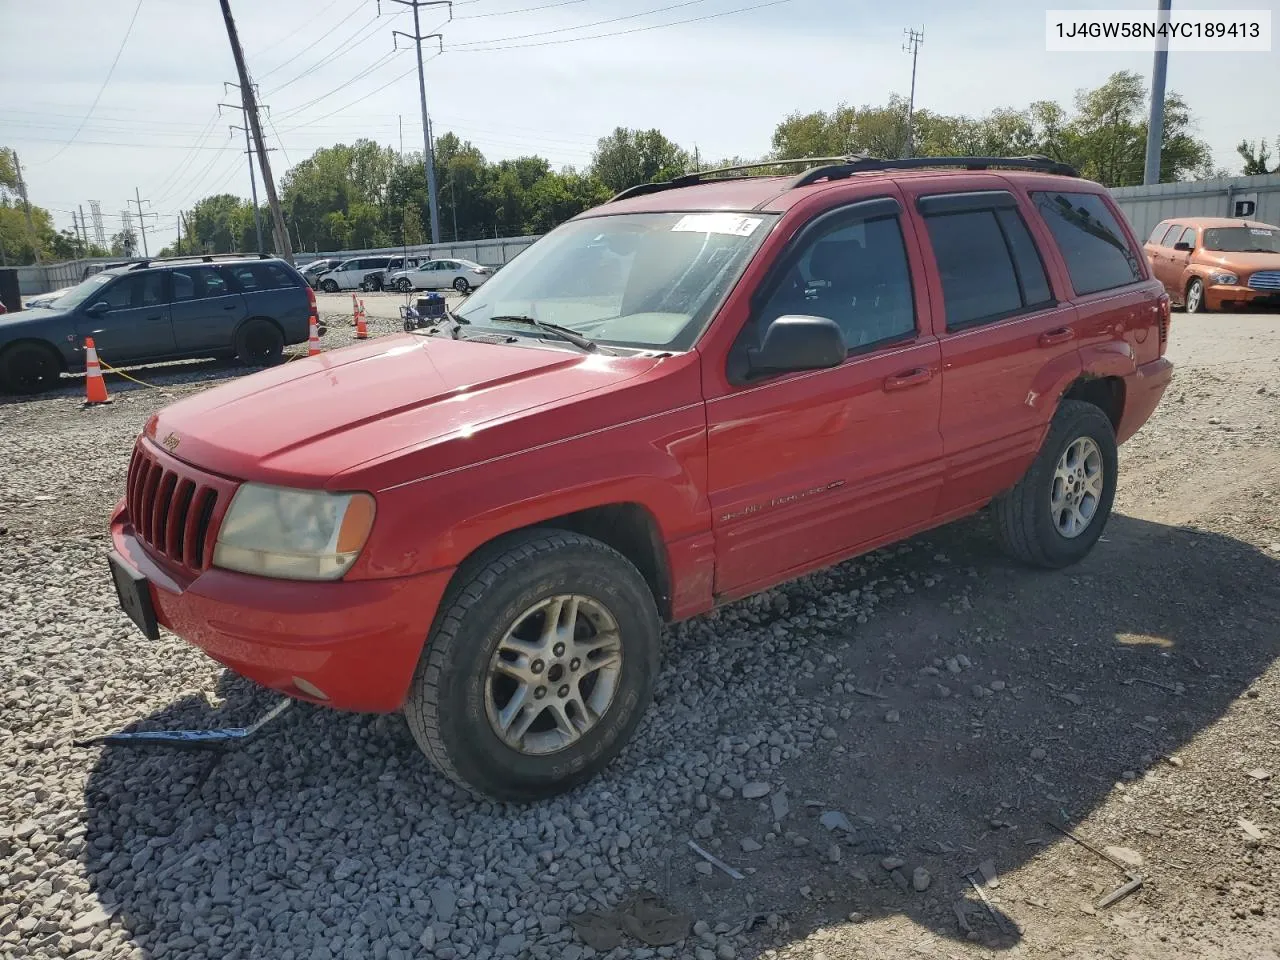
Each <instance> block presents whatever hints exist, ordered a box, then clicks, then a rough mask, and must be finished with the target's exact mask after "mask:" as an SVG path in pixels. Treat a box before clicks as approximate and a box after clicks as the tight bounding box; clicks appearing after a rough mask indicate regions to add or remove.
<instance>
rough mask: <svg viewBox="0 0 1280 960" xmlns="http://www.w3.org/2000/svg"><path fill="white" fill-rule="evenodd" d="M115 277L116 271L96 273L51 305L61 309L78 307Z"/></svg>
mask: <svg viewBox="0 0 1280 960" xmlns="http://www.w3.org/2000/svg"><path fill="white" fill-rule="evenodd" d="M115 278H116V274H114V273H95V274H94V275H93V276H92V277H90V278H89V279H88V280H83V281H81V282H80V283H79V284H77V285H76V286H74V287H72V288H71V289H70V290H68V291H67V292H66V293H64V294H63V295H62V296H60V297H59V298H58V299H57V300H55V301H53V303H51V304H49V306H51V307H56V308H57V309H59V310H70V309H71V308H73V307H78V306H80V304H82V303H84V302H85V301H86V300H88V299H89V298H90V297H91V296H93V295H94V294H95V293H97V292H98V291H99V290H101V289H102V288H103V287H105V286H106V285H107V284H108V283H110V282H111V281H112V280H114V279H115Z"/></svg>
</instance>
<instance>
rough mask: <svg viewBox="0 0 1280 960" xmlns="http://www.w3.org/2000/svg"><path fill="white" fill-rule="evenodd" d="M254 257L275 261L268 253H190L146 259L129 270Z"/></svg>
mask: <svg viewBox="0 0 1280 960" xmlns="http://www.w3.org/2000/svg"><path fill="white" fill-rule="evenodd" d="M255 257H256V258H257V259H259V260H274V259H275V256H274V255H273V254H270V253H190V254H182V255H181V256H177V257H148V258H147V259H145V260H138V261H135V262H134V263H133V264H132V265H131V266H130V267H129V269H130V270H143V269H145V268H146V267H149V266H151V264H153V263H173V262H174V261H176V260H185V261H187V262H188V263H213V261H214V260H251V259H253V258H255Z"/></svg>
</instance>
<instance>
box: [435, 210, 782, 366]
mask: <svg viewBox="0 0 1280 960" xmlns="http://www.w3.org/2000/svg"><path fill="white" fill-rule="evenodd" d="M776 220H777V217H776V216H774V215H771V214H761V213H752V214H739V213H627V214H615V215H613V216H604V217H591V218H589V219H586V220H573V221H570V222H569V223H566V224H564V225H563V226H561V227H559V228H557V229H556V230H554V231H552V232H551V233H549V234H547V235H546V236H545V237H543V238H542V239H541V240H539V241H538V242H537V243H535V244H534V245H533V246H531V247H529V249H528V250H526V251H525V252H524V253H522V254H520V256H518V257H516V258H515V259H514V260H512V261H511V263H510V264H508V265H507V266H505V267H503V268H502V270H500V271H499V272H498V273H496V274H494V275H493V277H492V278H491V279H490V280H489V281H488V282H487V283H485V284H484V286H482V287H480V288H479V289H478V290H477V291H476V292H475V293H473V294H472V295H471V296H470V297H468V298H467V300H466V301H464V302H463V304H462V306H461V307H459V308H458V309H457V310H456V311H455V313H456V314H457V315H458V316H459V317H462V318H463V319H464V320H467V321H469V322H470V323H472V324H478V325H480V326H485V325H488V324H489V322H490V318H492V317H501V316H527V317H532V318H534V319H536V320H541V321H543V322H544V323H555V324H559V325H561V326H564V327H568V328H569V329H570V330H573V331H574V332H575V333H579V334H581V335H582V336H584V337H589V338H590V339H592V340H598V341H600V342H602V343H612V344H617V345H619V346H630V347H640V348H663V349H671V350H687V349H689V348H690V347H691V346H693V343H694V341H695V340H696V339H697V338H698V335H699V334H700V333H701V332H702V329H703V328H704V327H705V326H706V324H707V322H708V320H709V319H710V318H711V315H712V313H713V312H714V311H715V309H716V308H717V307H718V306H719V305H720V302H721V301H722V300H723V299H724V297H725V295H726V294H727V293H728V292H729V290H730V288H731V287H732V286H733V284H734V283H736V282H737V280H738V277H740V276H741V275H742V271H743V270H744V269H745V268H746V265H747V261H748V260H749V259H750V258H751V255H752V254H753V253H755V251H756V250H757V249H758V248H759V246H760V244H761V242H762V241H763V240H764V238H765V236H766V235H767V234H768V232H769V230H770V228H771V227H772V226H773V224H774V223H775V222H776ZM493 325H494V326H496V327H501V328H502V329H504V330H510V329H512V328H511V327H509V326H505V325H503V324H502V323H501V322H500V321H499V322H498V323H495V324H493Z"/></svg>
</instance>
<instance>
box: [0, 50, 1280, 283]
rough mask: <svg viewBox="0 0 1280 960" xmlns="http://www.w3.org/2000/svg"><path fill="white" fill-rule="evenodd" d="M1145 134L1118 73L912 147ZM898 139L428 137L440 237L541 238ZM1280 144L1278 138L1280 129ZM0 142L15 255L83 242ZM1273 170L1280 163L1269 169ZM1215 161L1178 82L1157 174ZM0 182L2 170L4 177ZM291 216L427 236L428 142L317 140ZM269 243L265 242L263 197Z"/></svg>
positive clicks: (883, 118)
mask: <svg viewBox="0 0 1280 960" xmlns="http://www.w3.org/2000/svg"><path fill="white" fill-rule="evenodd" d="M1146 136H1147V89H1146V85H1145V83H1144V81H1143V79H1142V77H1141V76H1139V75H1138V74H1136V73H1132V72H1128V71H1122V72H1119V73H1115V74H1113V75H1112V76H1111V77H1110V78H1109V79H1108V80H1107V81H1106V82H1105V83H1103V84H1102V85H1101V86H1099V87H1096V88H1094V89H1091V90H1081V91H1079V92H1078V93H1077V94H1076V96H1075V99H1074V101H1073V103H1072V104H1071V106H1070V107H1064V106H1063V105H1061V104H1059V103H1056V102H1054V101H1038V102H1036V103H1032V104H1030V105H1029V106H1028V107H1026V108H1024V109H1021V110H1015V109H1011V108H999V109H996V110H993V111H991V112H990V113H988V114H986V115H984V116H979V117H968V116H953V115H947V114H941V113H935V112H933V111H930V110H924V109H921V110H916V111H915V113H914V116H913V117H912V136H911V139H912V147H913V153H914V154H915V155H917V156H952V155H977V156H1020V155H1024V154H1043V155H1045V156H1048V157H1052V158H1053V159H1055V160H1059V161H1062V162H1065V163H1068V164H1071V165H1072V166H1074V167H1075V168H1076V169H1078V170H1079V171H1080V173H1081V175H1082V176H1084V177H1087V178H1088V179H1091V180H1096V181H1098V182H1100V183H1102V184H1105V185H1106V186H1109V187H1124V186H1132V185H1135V184H1140V183H1142V176H1143V168H1144V157H1145V151H1146ZM906 147H907V103H906V100H905V99H904V98H902V97H899V96H896V95H894V96H891V97H890V98H889V100H888V102H887V103H885V104H881V105H878V106H876V105H863V106H853V105H849V104H840V105H838V106H836V107H835V108H834V109H833V110H830V111H816V112H812V113H793V114H791V115H790V116H788V117H786V118H785V119H784V120H783V121H782V122H781V123H779V124H778V125H777V127H776V128H775V130H774V133H773V138H772V143H771V149H770V151H769V152H768V153H767V154H766V155H764V156H762V157H752V158H743V157H730V158H724V159H723V160H722V161H717V162H715V163H710V164H708V163H699V162H698V160H697V159H696V158H695V156H694V155H693V154H691V152H690V151H689V150H687V149H686V148H684V147H682V146H680V145H679V144H677V143H675V142H673V141H671V140H670V139H668V138H667V137H666V136H665V135H664V134H663V133H662V132H661V131H659V130H631V129H626V128H622V127H619V128H617V129H615V130H614V131H613V132H612V133H610V134H609V135H608V136H605V137H602V138H601V139H600V140H599V141H598V142H597V144H596V150H595V152H594V154H593V156H592V161H591V163H590V165H588V166H587V167H586V168H585V169H581V170H579V169H576V168H574V167H564V168H561V169H559V170H555V169H552V167H551V164H550V163H549V162H548V161H547V160H546V159H544V158H542V157H539V156H536V155H529V156H524V157H518V158H516V159H513V160H500V161H496V162H494V161H490V160H488V159H487V158H486V157H485V156H484V154H483V153H482V152H481V151H480V150H479V149H477V148H476V147H475V146H474V145H473V144H472V143H470V142H468V141H466V140H463V139H461V138H459V137H458V136H456V135H455V134H453V133H445V134H444V135H443V136H441V137H439V138H438V139H437V141H436V150H435V171H436V182H437V194H438V200H439V204H440V218H439V219H440V232H441V237H439V238H437V240H439V241H440V242H449V241H454V240H463V241H465V240H475V239H480V238H484V237H495V236H521V235H530V234H541V233H545V232H546V231H548V230H550V229H551V228H552V227H554V226H556V225H557V224H558V223H561V222H563V221H564V220H567V219H569V218H570V217H572V216H574V215H576V214H578V213H580V212H582V211H583V210H585V209H588V208H589V207H592V206H595V205H596V204H599V203H601V202H603V201H604V200H607V199H608V198H609V197H610V196H612V195H613V194H614V193H616V192H618V191H619V190H623V189H625V188H626V187H629V186H633V185H635V184H637V183H646V182H650V181H654V180H666V179H670V178H671V177H674V176H679V175H680V174H682V173H688V172H691V171H693V170H694V169H695V168H697V169H707V168H708V167H713V166H721V165H728V164H733V163H744V162H755V161H759V160H763V161H767V160H773V159H777V160H785V159H792V158H801V157H814V156H844V155H849V154H867V155H869V156H876V157H900V156H903V155H904V154H905V151H906ZM1276 149H1277V152H1280V138H1277V140H1276ZM1237 152H1238V153H1239V154H1240V157H1241V159H1242V161H1243V171H1242V172H1243V173H1244V174H1246V175H1251V174H1257V173H1266V172H1271V171H1272V168H1271V167H1270V164H1271V155H1270V147H1269V145H1268V143H1267V141H1266V140H1265V139H1263V140H1260V141H1256V142H1255V141H1248V140H1242V141H1241V142H1240V144H1239V146H1238V147H1237ZM3 156H4V154H3V152H0V244H3V249H4V250H5V251H6V256H7V257H8V258H9V260H10V262H15V261H16V262H31V260H32V250H33V243H32V240H33V236H34V239H35V240H36V242H38V243H39V244H40V247H41V250H42V253H43V254H44V256H45V257H46V258H47V259H67V258H69V257H71V256H73V255H74V254H75V253H76V251H77V250H78V249H81V248H79V247H78V245H77V241H76V238H75V236H74V233H73V231H71V230H62V231H60V232H59V231H56V230H54V228H53V225H52V218H51V217H50V216H49V214H48V211H43V210H40V208H38V207H34V206H33V207H32V218H33V225H34V230H29V229H28V228H27V226H26V222H25V216H24V212H23V211H22V209H21V205H20V202H19V198H18V197H17V195H16V192H15V186H16V179H15V178H14V177H13V174H12V170H9V169H7V168H5V167H4V166H3V165H2V164H3ZM1274 170H1275V171H1276V172H1280V166H1276V167H1275V168H1274ZM1228 175H1229V172H1228V171H1227V170H1222V169H1215V168H1214V166H1213V163H1212V154H1211V151H1210V148H1209V145H1208V144H1207V143H1206V142H1205V141H1204V140H1203V139H1201V138H1200V137H1198V136H1197V134H1196V125H1195V120H1194V118H1193V117H1192V115H1191V113H1190V111H1189V109H1188V108H1187V104H1186V101H1185V100H1184V99H1183V98H1182V97H1181V96H1180V95H1179V94H1177V93H1169V94H1168V95H1167V97H1166V99H1165V128H1164V133H1163V139H1162V144H1161V162H1160V179H1161V181H1163V182H1168V181H1175V180H1187V179H1205V178H1210V177H1215V176H1228ZM6 178H7V179H6ZM279 193H280V201H281V205H282V207H283V209H284V217H285V223H286V225H287V227H288V229H289V233H290V237H291V238H292V241H293V244H294V249H295V250H297V251H326V250H352V249H366V248H371V247H391V246H399V245H401V244H408V245H413V244H420V243H425V242H426V241H427V240H428V230H429V226H428V225H429V223H430V210H429V206H428V203H427V186H426V174H425V171H424V167H423V161H422V154H421V153H417V154H405V155H403V156H402V155H400V154H397V153H396V152H395V151H394V150H392V149H390V148H389V147H384V146H380V145H379V144H377V143H375V142H374V141H372V140H365V139H361V140H357V141H355V143H352V144H341V143H340V144H336V145H334V146H332V147H323V148H321V149H319V150H317V151H316V152H315V153H314V154H312V155H311V156H310V157H309V158H307V159H306V160H304V161H302V162H301V163H299V164H297V165H296V166H294V167H292V168H291V169H290V170H289V171H288V172H287V173H285V175H284V177H283V179H282V181H281V183H280V190H279ZM253 214H254V211H253V205H252V203H251V202H250V201H248V200H245V199H243V198H241V197H238V196H236V195H234V194H230V193H223V194H217V195H215V196H209V197H205V198H203V199H202V200H200V201H198V202H197V203H196V204H195V205H194V206H193V207H192V208H191V209H190V210H188V211H186V212H185V214H184V221H185V226H184V230H183V233H182V240H181V244H180V246H176V247H175V246H170V247H166V248H164V249H163V250H161V251H160V254H161V255H169V254H173V253H183V252H192V251H201V252H212V253H227V252H233V251H251V250H256V249H257V239H256V231H255V227H254V215H253ZM260 215H261V217H262V222H263V241H264V243H265V244H266V246H267V251H266V252H273V250H272V237H271V229H270V217H269V215H268V213H267V210H266V207H265V206H264V207H263V208H262V209H261V211H260ZM135 251H136V243H135V242H134V238H133V236H132V235H131V234H129V233H126V232H121V233H119V234H116V235H115V236H114V237H112V246H111V249H110V250H109V251H107V250H100V249H94V250H91V251H89V252H88V255H107V254H108V253H110V254H112V255H116V256H121V255H127V254H131V253H133V252H135Z"/></svg>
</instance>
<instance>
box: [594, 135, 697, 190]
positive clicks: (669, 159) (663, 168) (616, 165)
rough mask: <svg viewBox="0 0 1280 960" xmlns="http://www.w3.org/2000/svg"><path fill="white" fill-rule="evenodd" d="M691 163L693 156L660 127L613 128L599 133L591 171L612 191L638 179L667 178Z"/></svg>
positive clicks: (633, 184)
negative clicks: (602, 134) (647, 128)
mask: <svg viewBox="0 0 1280 960" xmlns="http://www.w3.org/2000/svg"><path fill="white" fill-rule="evenodd" d="M692 167H693V159H692V158H691V157H690V156H689V153H688V152H687V151H686V150H684V149H683V148H682V147H680V146H679V145H677V144H675V143H673V142H672V141H670V140H668V139H667V138H666V137H665V136H663V134H662V132H661V131H659V130H628V129H626V128H625V127H618V128H616V129H615V130H614V131H613V133H611V134H609V136H607V137H601V138H600V140H599V141H598V142H597V144H596V152H595V155H594V156H593V157H592V161H591V172H592V173H593V174H595V176H596V177H597V179H599V181H600V182H601V183H603V184H604V185H605V186H606V187H608V188H609V189H610V190H612V191H613V192H615V193H616V192H618V191H619V190H625V189H626V188H627V187H633V186H635V185H636V184H638V183H650V182H653V181H659V180H670V179H671V178H672V177H678V176H680V174H682V173H687V172H688V171H689V170H690V169H692Z"/></svg>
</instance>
